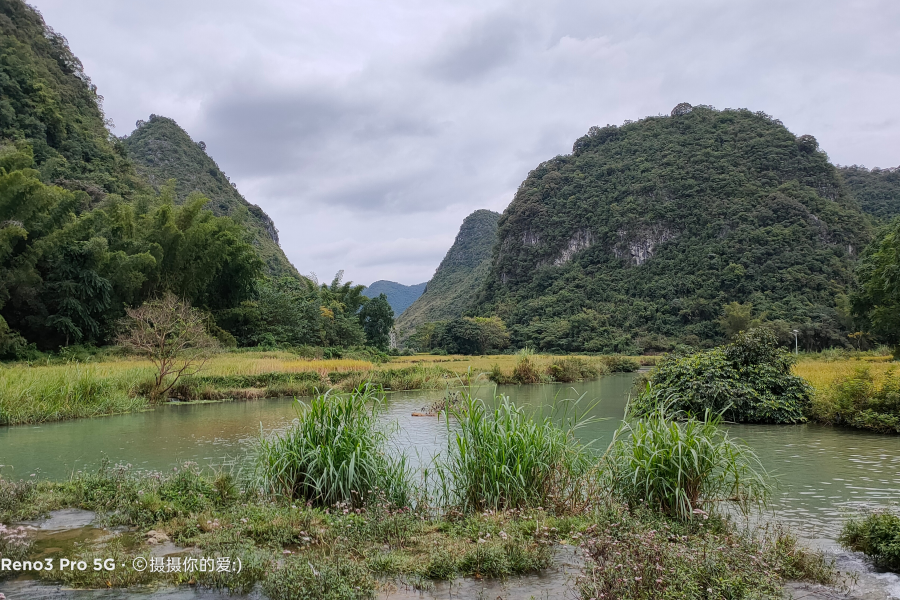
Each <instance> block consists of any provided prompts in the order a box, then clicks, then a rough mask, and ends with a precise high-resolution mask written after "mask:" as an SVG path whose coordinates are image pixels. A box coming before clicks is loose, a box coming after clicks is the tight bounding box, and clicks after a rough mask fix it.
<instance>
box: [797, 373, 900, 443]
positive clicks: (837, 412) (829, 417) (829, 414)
mask: <svg viewBox="0 0 900 600" xmlns="http://www.w3.org/2000/svg"><path fill="white" fill-rule="evenodd" d="M813 415H814V416H815V417H816V419H818V420H820V421H824V422H826V423H832V424H835V425H846V426H848V427H857V428H860V429H871V430H873V431H878V432H881V433H900V377H897V376H896V375H894V373H893V372H892V371H890V370H889V371H888V372H887V373H886V374H885V377H884V380H883V381H882V382H881V385H878V384H877V383H876V382H875V378H874V377H873V376H872V373H871V370H870V369H869V367H867V366H864V367H860V368H858V369H857V370H856V372H854V373H853V374H852V375H848V376H846V377H842V378H840V379H837V380H836V381H835V382H834V383H832V384H831V385H830V386H828V388H827V389H826V390H824V391H822V392H821V393H819V394H817V395H816V398H815V400H814V402H813Z"/></svg>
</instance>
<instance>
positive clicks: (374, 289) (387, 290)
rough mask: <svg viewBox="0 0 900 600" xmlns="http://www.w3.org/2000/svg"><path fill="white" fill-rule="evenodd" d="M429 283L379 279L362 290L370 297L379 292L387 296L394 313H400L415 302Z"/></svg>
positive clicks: (375, 296) (376, 295)
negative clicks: (410, 283)
mask: <svg viewBox="0 0 900 600" xmlns="http://www.w3.org/2000/svg"><path fill="white" fill-rule="evenodd" d="M426 285H428V284H427V283H417V284H415V285H403V284H402V283H397V282H396V281H387V280H385V279H379V280H378V281H376V282H375V283H373V284H372V285H370V286H369V287H367V288H366V289H364V290H363V291H362V293H363V295H364V296H368V297H369V298H377V297H378V295H379V294H384V295H385V296H387V299H388V304H390V305H391V310H393V311H394V315H400V314H401V313H403V311H404V310H406V309H407V308H409V306H410V304H412V303H413V302H415V301H416V300H417V299H418V298H419V296H421V295H422V292H424V291H425V286H426Z"/></svg>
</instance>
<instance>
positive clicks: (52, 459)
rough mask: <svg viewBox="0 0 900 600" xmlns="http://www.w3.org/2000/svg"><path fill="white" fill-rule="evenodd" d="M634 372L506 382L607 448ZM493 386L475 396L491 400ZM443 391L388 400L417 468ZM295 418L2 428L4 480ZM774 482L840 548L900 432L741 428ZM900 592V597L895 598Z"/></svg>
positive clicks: (222, 451) (237, 436)
mask: <svg viewBox="0 0 900 600" xmlns="http://www.w3.org/2000/svg"><path fill="white" fill-rule="evenodd" d="M633 377H634V376H633V375H631V374H621V375H612V376H608V377H604V378H602V379H599V380H597V381H590V382H583V383H576V384H552V385H532V386H501V387H500V388H499V392H500V393H503V394H507V395H509V396H510V397H511V398H512V399H513V400H514V401H515V402H516V403H517V404H519V405H521V406H526V407H528V408H529V409H530V410H537V409H540V408H542V407H543V409H544V410H548V407H552V406H554V405H557V406H558V405H560V404H562V403H564V402H565V400H567V399H576V398H581V400H580V401H579V402H578V403H577V404H575V405H574V406H575V407H576V408H577V409H578V410H579V411H583V410H585V409H588V408H590V410H589V411H587V415H586V416H588V417H590V418H591V419H592V420H591V421H590V422H588V423H587V425H585V426H584V427H582V428H580V429H578V430H577V431H578V435H579V437H581V438H582V439H583V440H585V441H593V442H594V444H595V447H596V448H598V449H600V450H602V449H603V448H605V447H606V445H607V444H608V442H609V439H610V437H611V435H612V432H613V431H614V430H615V429H616V427H617V426H618V424H619V423H620V421H621V419H622V416H623V414H624V409H625V404H626V402H627V397H628V395H629V393H630V391H631V389H632V385H633ZM493 391H494V388H493V386H482V387H481V388H479V389H478V390H477V394H478V395H479V396H481V397H490V396H491V395H492V394H493ZM442 395H443V392H421V391H418V392H396V393H391V394H389V395H388V397H387V414H386V418H388V419H390V420H393V421H396V422H397V423H398V424H399V428H398V430H397V432H396V434H395V442H396V444H397V446H398V448H400V449H403V450H405V451H406V452H407V454H408V455H410V456H411V458H412V460H413V462H421V461H427V460H428V459H429V458H430V457H431V456H432V455H433V454H434V453H436V452H438V451H440V450H441V449H442V448H445V447H446V440H447V435H448V431H447V423H446V421H444V420H443V419H438V418H434V417H413V416H411V413H412V412H414V411H418V410H421V409H422V408H423V407H425V406H427V405H429V404H430V403H431V402H432V401H434V400H435V399H438V398H440V397H441V396H442ZM294 415H295V408H294V406H293V401H292V400H291V399H289V398H278V399H268V400H257V401H249V402H244V401H241V402H220V403H210V404H181V405H178V404H169V405H165V406H162V407H159V408H157V409H155V410H152V411H147V412H142V413H136V414H129V415H120V416H113V417H105V418H96V419H81V420H76V421H65V422H60V423H48V424H43V425H33V426H17V427H5V428H0V465H3V466H2V467H0V469H2V471H0V472H2V474H3V476H4V477H6V478H16V479H19V478H29V477H35V478H47V479H60V478H65V477H67V476H69V475H70V474H71V473H72V472H74V471H78V470H87V469H96V468H97V466H98V465H99V464H100V463H101V461H102V460H104V459H108V460H109V461H110V462H111V463H123V464H130V465H132V467H134V468H138V469H152V470H165V469H171V468H172V467H173V466H174V465H176V464H178V463H179V462H182V461H186V460H190V461H195V462H197V463H199V464H200V465H208V466H213V467H219V466H222V465H235V466H242V465H244V466H246V463H247V458H246V457H247V455H248V451H249V450H250V448H251V447H252V444H253V442H254V440H255V439H256V438H257V437H258V436H259V434H260V431H263V432H266V433H271V432H273V431H276V430H279V429H282V428H284V427H285V426H286V425H287V424H289V423H290V421H291V420H292V419H293V417H294ZM729 430H730V434H731V435H732V436H734V437H737V438H740V439H742V440H743V441H744V442H746V443H747V444H748V445H749V446H750V447H752V448H753V449H754V450H755V451H756V453H757V454H758V455H759V457H760V460H761V461H762V463H763V465H764V466H765V468H766V469H767V470H768V471H769V472H770V473H771V474H772V475H774V476H775V477H776V478H777V482H778V490H777V494H776V497H775V500H774V502H773V504H772V509H773V510H774V513H775V516H776V517H777V518H778V520H780V521H783V522H786V523H788V524H789V525H791V526H792V527H793V529H794V530H795V531H796V532H797V533H798V534H799V535H800V536H801V537H802V538H803V539H804V540H805V541H807V542H808V543H809V544H810V545H813V546H815V547H819V548H826V549H834V548H835V542H834V540H835V537H836V536H837V534H838V532H839V531H840V528H841V524H842V522H843V521H844V519H845V518H846V517H847V516H848V515H849V514H852V513H853V512H855V511H856V510H858V509H860V508H862V507H872V506H886V505H890V504H895V503H897V502H898V501H900V436H891V435H876V434H869V433H864V432H859V431H851V430H843V429H835V428H831V427H824V426H819V425H812V424H809V425H733V426H730V428H729ZM898 595H900V594H898Z"/></svg>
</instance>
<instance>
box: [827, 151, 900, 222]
mask: <svg viewBox="0 0 900 600" xmlns="http://www.w3.org/2000/svg"><path fill="white" fill-rule="evenodd" d="M839 171H840V173H841V178H842V179H843V180H844V181H845V182H846V184H847V187H848V188H849V189H850V191H851V192H852V193H853V196H854V197H855V198H856V201H857V202H859V205H860V207H861V208H862V209H863V211H864V212H866V213H868V214H870V215H872V216H873V217H875V218H876V219H879V220H882V221H889V220H891V219H893V218H894V217H896V216H898V215H900V169H898V168H893V169H879V168H874V169H871V170H869V169H867V168H865V167H860V166H857V165H853V166H851V167H841V168H840V169H839Z"/></svg>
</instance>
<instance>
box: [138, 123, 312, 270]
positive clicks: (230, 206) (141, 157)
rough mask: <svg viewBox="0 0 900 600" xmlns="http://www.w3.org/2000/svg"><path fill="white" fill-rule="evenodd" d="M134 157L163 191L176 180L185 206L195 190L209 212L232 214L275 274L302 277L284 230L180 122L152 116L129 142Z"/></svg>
mask: <svg viewBox="0 0 900 600" xmlns="http://www.w3.org/2000/svg"><path fill="white" fill-rule="evenodd" d="M125 147H126V148H127V149H128V155H129V157H130V158H131V159H132V160H133V161H134V162H135V167H136V169H137V172H138V173H139V174H140V175H142V176H144V177H145V178H146V179H147V181H149V182H150V184H151V185H152V186H153V187H154V188H155V189H157V190H159V189H161V188H162V186H163V185H164V184H165V183H166V181H168V180H169V179H175V182H176V187H175V193H176V198H177V200H178V201H179V202H184V200H185V199H186V198H187V197H188V195H189V194H190V193H192V192H200V193H201V194H203V195H204V196H206V197H208V198H209V199H210V202H209V203H208V204H207V208H209V209H210V210H212V211H213V213H214V214H216V215H219V216H229V217H231V218H233V219H235V220H236V221H238V222H241V223H243V224H244V225H245V226H247V228H248V229H249V230H250V231H252V232H253V245H254V246H256V248H257V251H258V253H259V255H260V258H262V259H263V262H264V263H265V265H266V270H267V271H268V273H269V274H270V275H276V276H280V275H294V276H296V275H297V271H296V269H294V267H293V265H291V263H290V261H289V260H288V259H287V257H286V256H285V255H284V252H283V251H282V250H281V247H280V246H279V245H278V231H277V230H276V229H275V224H274V223H273V222H272V219H271V218H269V215H267V214H266V213H265V212H264V211H263V209H261V208H260V207H259V206H257V205H255V204H250V203H249V202H247V200H245V199H244V197H243V196H242V195H241V194H240V192H238V190H237V187H236V186H235V185H234V184H233V183H231V181H229V179H228V177H227V176H226V175H225V174H224V173H223V172H222V171H221V170H220V169H219V166H218V165H217V164H216V161H214V160H213V159H212V158H211V157H210V156H209V155H207V154H206V148H205V145H204V144H203V142H197V143H195V142H194V141H193V140H192V139H191V137H190V136H189V135H188V134H187V132H186V131H185V130H184V129H182V128H181V127H179V125H178V123H176V122H175V121H173V120H172V119H168V118H166V117H160V116H158V115H150V119H149V120H147V121H138V127H137V129H135V130H134V131H133V132H132V134H131V135H130V136H128V137H127V138H126V139H125Z"/></svg>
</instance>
